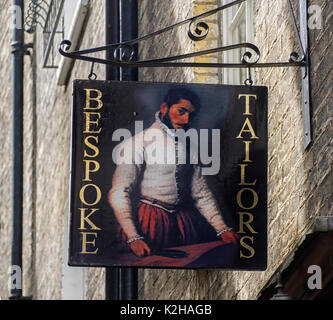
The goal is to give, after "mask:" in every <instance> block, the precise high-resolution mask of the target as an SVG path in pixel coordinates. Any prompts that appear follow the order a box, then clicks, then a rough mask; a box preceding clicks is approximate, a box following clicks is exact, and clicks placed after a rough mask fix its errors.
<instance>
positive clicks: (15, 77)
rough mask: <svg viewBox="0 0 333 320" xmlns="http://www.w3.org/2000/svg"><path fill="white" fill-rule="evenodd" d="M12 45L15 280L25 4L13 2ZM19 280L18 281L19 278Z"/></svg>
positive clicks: (17, 293)
mask: <svg viewBox="0 0 333 320" xmlns="http://www.w3.org/2000/svg"><path fill="white" fill-rule="evenodd" d="M12 10H13V23H15V24H14V27H13V42H12V44H11V47H12V49H11V53H12V54H13V61H12V66H13V67H12V112H13V129H12V130H13V132H12V177H11V180H12V181H11V184H12V221H11V222H12V230H11V231H12V234H11V265H12V267H15V269H13V270H14V272H15V274H14V273H13V279H14V278H16V277H17V276H19V275H18V273H17V271H18V270H17V269H16V268H19V270H20V271H21V276H22V274H23V272H22V234H23V231H22V230H23V59H24V55H25V54H27V49H28V48H31V47H32V44H28V45H25V44H24V30H23V15H24V3H23V0H13V8H12ZM16 279H17V278H16ZM17 281H18V282H15V281H14V285H15V287H14V286H13V287H12V288H11V290H10V297H9V299H10V300H21V299H25V298H24V297H23V296H22V287H21V288H20V287H19V286H18V284H19V282H20V284H21V286H22V282H23V281H22V278H21V279H19V280H17Z"/></svg>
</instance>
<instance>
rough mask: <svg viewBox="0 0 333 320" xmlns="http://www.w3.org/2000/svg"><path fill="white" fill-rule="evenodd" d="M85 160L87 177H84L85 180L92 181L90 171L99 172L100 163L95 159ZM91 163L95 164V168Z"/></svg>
mask: <svg viewBox="0 0 333 320" xmlns="http://www.w3.org/2000/svg"><path fill="white" fill-rule="evenodd" d="M83 162H84V163H85V167H86V173H85V178H84V179H83V181H92V180H91V179H90V172H97V171H98V170H99V168H100V165H99V163H98V162H97V161H95V160H83ZM91 163H92V164H93V166H94V168H90V164H91Z"/></svg>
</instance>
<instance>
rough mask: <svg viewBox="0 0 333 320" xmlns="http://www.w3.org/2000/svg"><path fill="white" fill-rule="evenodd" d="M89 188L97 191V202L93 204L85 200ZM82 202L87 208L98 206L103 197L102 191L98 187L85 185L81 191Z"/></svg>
mask: <svg viewBox="0 0 333 320" xmlns="http://www.w3.org/2000/svg"><path fill="white" fill-rule="evenodd" d="M88 187H93V188H94V189H95V190H96V200H95V201H94V202H93V203H88V202H87V201H86V200H85V197H84V195H85V190H86V189H87V188H88ZM79 195H80V200H81V201H82V202H83V203H84V204H85V205H86V206H94V205H96V204H97V203H98V202H99V201H100V200H101V197H102V193H101V190H100V188H99V187H98V186H96V185H94V184H86V185H84V186H83V187H82V188H81V190H80V194H79Z"/></svg>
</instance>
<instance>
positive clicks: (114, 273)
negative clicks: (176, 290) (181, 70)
mask: <svg viewBox="0 0 333 320" xmlns="http://www.w3.org/2000/svg"><path fill="white" fill-rule="evenodd" d="M105 26H106V27H105V35H106V44H110V43H117V42H121V41H126V40H130V39H134V38H137V36H138V4H137V0H105ZM106 57H107V58H109V59H112V57H113V51H112V50H107V53H106ZM135 58H136V57H135ZM135 58H134V59H135ZM106 80H120V81H137V80H138V71H137V69H132V68H128V69H123V68H115V67H110V66H107V67H106ZM105 298H106V300H119V299H122V300H137V298H138V271H137V269H135V268H133V269H128V268H106V270H105Z"/></svg>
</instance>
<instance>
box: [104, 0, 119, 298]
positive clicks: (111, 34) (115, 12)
mask: <svg viewBox="0 0 333 320" xmlns="http://www.w3.org/2000/svg"><path fill="white" fill-rule="evenodd" d="M117 42H119V3H118V0H105V43H106V45H108V44H111V43H117ZM106 59H113V50H111V49H108V50H106ZM105 75H106V80H119V67H112V66H108V65H106V69H105ZM119 283H120V269H119V268H106V269H105V300H119V299H120V288H119V287H120V285H119Z"/></svg>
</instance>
